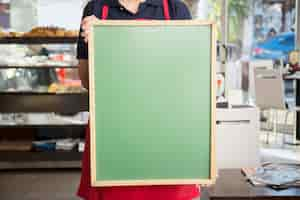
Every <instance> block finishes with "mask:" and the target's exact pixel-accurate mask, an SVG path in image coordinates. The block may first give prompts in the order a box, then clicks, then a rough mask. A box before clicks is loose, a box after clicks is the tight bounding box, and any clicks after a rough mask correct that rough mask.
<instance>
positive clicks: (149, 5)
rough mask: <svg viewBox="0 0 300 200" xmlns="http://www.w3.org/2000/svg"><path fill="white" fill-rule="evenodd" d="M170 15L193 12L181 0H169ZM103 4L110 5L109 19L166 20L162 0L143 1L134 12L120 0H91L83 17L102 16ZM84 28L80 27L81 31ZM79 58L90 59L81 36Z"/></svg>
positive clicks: (187, 15) (185, 16)
mask: <svg viewBox="0 0 300 200" xmlns="http://www.w3.org/2000/svg"><path fill="white" fill-rule="evenodd" d="M168 2H169V12H170V17H171V19H173V20H184V19H191V14H190V12H189V10H188V8H187V7H186V5H185V4H184V3H183V2H182V1H180V0H168ZM103 5H107V6H109V12H108V16H107V19H109V20H116V19H118V20H134V19H146V20H147V19H149V20H150V19H152V20H164V19H165V16H164V10H163V1H162V0H146V1H145V2H143V3H141V4H140V6H139V10H138V12H137V13H136V14H133V13H131V12H129V11H128V10H126V9H125V8H124V7H123V6H122V5H121V4H120V3H119V1H118V0H93V1H90V2H89V3H88V4H87V5H86V7H85V9H84V11H83V17H82V19H83V18H84V17H86V16H90V15H95V16H96V17H98V18H101V16H102V7H103ZM81 32H82V29H80V33H81ZM77 58H78V59H88V46H87V44H86V43H85V42H84V40H83V38H82V37H81V36H80V37H79V39H78V44H77Z"/></svg>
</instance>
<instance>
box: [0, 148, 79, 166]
mask: <svg viewBox="0 0 300 200" xmlns="http://www.w3.org/2000/svg"><path fill="white" fill-rule="evenodd" d="M81 158H82V153H81V152H76V151H71V152H64V151H61V152H5V151H3V152H0V169H33V168H80V167H81Z"/></svg>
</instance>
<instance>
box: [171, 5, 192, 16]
mask: <svg viewBox="0 0 300 200" xmlns="http://www.w3.org/2000/svg"><path fill="white" fill-rule="evenodd" d="M174 11H175V16H174V19H175V20H176V19H177V20H186V19H192V16H191V13H190V11H189V9H188V7H187V6H186V5H185V3H183V2H182V1H181V0H175V2H174Z"/></svg>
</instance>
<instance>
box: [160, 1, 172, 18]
mask: <svg viewBox="0 0 300 200" xmlns="http://www.w3.org/2000/svg"><path fill="white" fill-rule="evenodd" d="M162 1H163V8H164V15H165V20H170V19H171V17H170V11H169V1H168V0H162Z"/></svg>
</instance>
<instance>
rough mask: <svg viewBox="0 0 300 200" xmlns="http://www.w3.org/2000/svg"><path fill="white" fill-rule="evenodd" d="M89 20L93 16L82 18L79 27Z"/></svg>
mask: <svg viewBox="0 0 300 200" xmlns="http://www.w3.org/2000/svg"><path fill="white" fill-rule="evenodd" d="M91 19H93V15H91V16H87V17H85V18H83V20H82V21H81V25H83V24H85V23H86V22H88V21H90V20H91Z"/></svg>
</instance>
